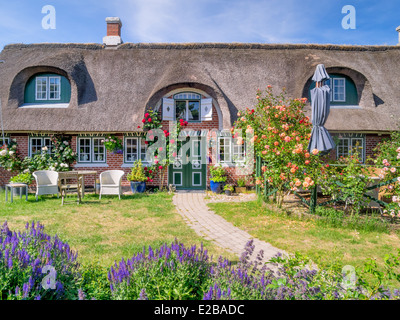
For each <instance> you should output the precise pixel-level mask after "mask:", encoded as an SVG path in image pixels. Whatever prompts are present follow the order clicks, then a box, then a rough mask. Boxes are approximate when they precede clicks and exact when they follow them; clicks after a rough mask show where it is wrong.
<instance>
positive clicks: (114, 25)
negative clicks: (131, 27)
mask: <svg viewBox="0 0 400 320" xmlns="http://www.w3.org/2000/svg"><path fill="white" fill-rule="evenodd" d="M106 22H107V36H105V37H103V43H104V44H105V45H106V46H118V45H120V44H121V43H122V39H121V27H122V22H121V19H120V18H118V17H107V18H106Z"/></svg>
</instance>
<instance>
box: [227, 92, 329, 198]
mask: <svg viewBox="0 0 400 320" xmlns="http://www.w3.org/2000/svg"><path fill="white" fill-rule="evenodd" d="M256 98H257V100H258V103H257V105H255V106H254V108H253V109H249V108H247V109H246V111H239V112H238V120H237V121H236V122H235V123H234V127H233V129H232V133H233V138H235V140H236V143H237V144H243V138H242V136H244V135H245V132H246V133H249V132H251V131H253V132H254V137H253V138H252V141H253V142H254V149H255V152H256V155H258V156H260V157H261V159H262V161H263V162H264V163H265V165H263V166H262V168H261V169H262V175H261V176H258V177H255V178H256V184H258V185H261V186H264V185H265V182H267V183H268V184H269V185H270V186H272V187H273V188H277V189H278V193H277V195H278V197H277V201H278V204H279V205H281V203H282V200H283V194H284V192H285V191H286V190H291V191H296V190H299V189H303V190H309V189H311V188H312V187H313V186H314V185H315V184H316V183H317V180H318V178H319V176H320V175H321V169H323V166H322V161H321V158H320V154H319V151H318V150H317V149H315V150H312V151H311V152H308V151H307V147H308V143H309V140H310V137H311V122H310V119H309V117H307V116H306V115H305V114H304V107H305V103H306V101H307V99H305V98H303V99H289V98H287V97H286V92H285V90H283V91H282V92H281V93H280V94H279V95H274V94H273V92H272V87H271V86H268V87H267V88H266V90H265V93H262V92H261V91H260V90H258V91H257V97H256ZM240 132H242V136H240V135H239V133H240Z"/></svg>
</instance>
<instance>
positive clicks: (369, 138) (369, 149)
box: [328, 134, 389, 160]
mask: <svg viewBox="0 0 400 320" xmlns="http://www.w3.org/2000/svg"><path fill="white" fill-rule="evenodd" d="M332 136H333V137H335V136H336V137H337V136H338V134H332ZM388 137H389V135H387V134H386V135H378V134H366V135H365V159H368V157H371V158H373V157H374V149H375V148H376V146H377V145H378V143H380V142H381V141H382V140H383V139H385V138H388ZM328 158H329V159H330V160H336V148H335V150H332V151H331V152H330V153H329V155H328Z"/></svg>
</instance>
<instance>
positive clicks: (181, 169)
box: [168, 138, 206, 190]
mask: <svg viewBox="0 0 400 320" xmlns="http://www.w3.org/2000/svg"><path fill="white" fill-rule="evenodd" d="M187 143H190V144H191V147H190V148H189V150H188V151H187V152H186V154H185V155H184V154H182V152H181V150H180V152H179V154H178V157H177V158H176V160H175V163H173V164H171V165H170V166H169V170H168V177H169V178H168V180H169V184H173V185H175V186H176V188H177V189H199V190H204V189H205V188H206V164H205V162H206V161H205V160H206V159H205V154H206V153H205V151H206V149H205V143H203V142H202V141H201V140H200V139H198V140H196V139H193V138H192V139H190V140H189V141H187V142H186V144H187ZM183 157H185V159H186V162H187V163H184V161H183Z"/></svg>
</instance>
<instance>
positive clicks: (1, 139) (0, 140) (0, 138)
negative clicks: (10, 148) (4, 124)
mask: <svg viewBox="0 0 400 320" xmlns="http://www.w3.org/2000/svg"><path fill="white" fill-rule="evenodd" d="M9 143H10V138H9V137H4V140H3V137H0V148H1V147H2V146H4V145H8V144H9Z"/></svg>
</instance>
